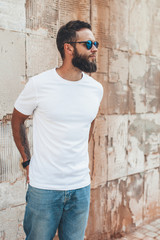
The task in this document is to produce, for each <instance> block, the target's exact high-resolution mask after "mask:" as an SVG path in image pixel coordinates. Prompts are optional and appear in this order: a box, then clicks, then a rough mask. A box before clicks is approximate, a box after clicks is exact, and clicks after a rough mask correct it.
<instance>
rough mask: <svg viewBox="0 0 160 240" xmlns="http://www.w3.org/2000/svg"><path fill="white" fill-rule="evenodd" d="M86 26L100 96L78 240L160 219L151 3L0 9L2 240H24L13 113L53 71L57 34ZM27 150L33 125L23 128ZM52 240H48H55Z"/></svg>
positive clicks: (158, 15) (49, 1)
mask: <svg viewBox="0 0 160 240" xmlns="http://www.w3.org/2000/svg"><path fill="white" fill-rule="evenodd" d="M71 19H81V20H84V21H88V22H90V23H91V25H92V29H93V32H94V34H95V36H96V39H97V40H98V41H99V42H100V49H99V52H98V58H97V61H98V71H97V73H95V74H93V77H95V78H96V79H97V80H98V81H99V82H101V83H102V84H103V87H104V97H103V100H102V104H101V108H100V114H99V116H98V118H97V120H96V125H95V129H94V133H93V136H92V140H91V143H90V146H89V152H90V159H91V160H90V169H91V179H92V191H91V208H90V216H89V222H88V227H87V231H86V238H85V239H86V240H94V239H95V240H98V239H99V240H103V239H104V240H106V239H109V238H110V236H116V235H117V234H119V233H121V232H122V231H130V230H131V229H132V228H133V227H135V226H138V225H140V224H142V223H143V222H144V221H145V222H146V221H150V220H152V219H153V218H156V217H158V216H159V214H160V94H159V92H160V45H159V42H160V2H159V0H152V1H151V0H139V1H136V0H101V1H98V0H82V1H78V0H72V1H71V0H59V1H58V0H26V1H25V0H14V1H10V0H1V1H0V83H1V87H0V103H1V104H0V240H2V239H3V240H4V239H5V240H11V239H12V240H22V239H24V233H23V229H22V220H23V214H24V207H25V191H26V184H25V177H24V172H23V171H22V169H21V168H20V156H19V153H18V151H17V149H16V147H15V145H14V142H13V138H12V133H11V124H10V120H11V113H12V109H13V104H14V101H15V99H16V98H17V96H18V94H19V92H20V91H21V90H22V89H23V87H24V84H25V82H26V81H27V79H28V77H30V76H33V75H35V74H38V73H40V72H42V71H44V70H47V69H50V68H53V67H55V66H57V65H59V64H60V63H61V60H60V57H59V55H58V52H57V49H56V43H55V42H56V41H55V37H56V32H57V30H58V29H59V27H60V26H61V25H62V24H64V23H66V22H67V21H69V20H71ZM26 124H27V127H28V135H29V139H30V145H31V146H32V137H31V135H32V121H31V120H28V121H27V123H26ZM55 239H56V237H55Z"/></svg>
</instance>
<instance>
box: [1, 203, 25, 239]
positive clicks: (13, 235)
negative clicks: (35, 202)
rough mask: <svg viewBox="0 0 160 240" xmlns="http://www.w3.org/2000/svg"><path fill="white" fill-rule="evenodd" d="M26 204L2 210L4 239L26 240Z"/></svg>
mask: <svg viewBox="0 0 160 240" xmlns="http://www.w3.org/2000/svg"><path fill="white" fill-rule="evenodd" d="M24 208H25V205H20V206H17V207H11V208H7V209H5V210H2V211H0V232H1V233H2V239H4V240H11V239H12V240H24V239H25V234H24V231H23V225H22V223H23V217H24Z"/></svg>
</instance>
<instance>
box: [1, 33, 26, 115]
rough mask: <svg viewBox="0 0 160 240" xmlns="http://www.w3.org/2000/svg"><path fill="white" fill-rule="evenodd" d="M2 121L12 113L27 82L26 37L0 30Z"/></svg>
mask: <svg viewBox="0 0 160 240" xmlns="http://www.w3.org/2000/svg"><path fill="white" fill-rule="evenodd" d="M0 39H1V41H0V48H1V57H0V83H1V88H0V102H1V104H0V119H2V117H3V116H5V115H6V114H7V113H12V111H13V105H14V102H15V100H16V98H17V96H18V94H19V92H20V91H21V90H22V89H23V87H24V82H25V35H24V34H21V33H17V32H9V31H4V30H0Z"/></svg>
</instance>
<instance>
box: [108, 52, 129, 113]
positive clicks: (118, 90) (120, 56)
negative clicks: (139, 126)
mask: <svg viewBox="0 0 160 240" xmlns="http://www.w3.org/2000/svg"><path fill="white" fill-rule="evenodd" d="M128 93H129V90H128V53H126V52H122V51H117V50H110V51H109V83H108V94H107V95H108V112H109V114H114V113H118V114H125V113H128V107H129V106H128V105H129V103H128Z"/></svg>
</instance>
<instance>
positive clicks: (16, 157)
mask: <svg viewBox="0 0 160 240" xmlns="http://www.w3.org/2000/svg"><path fill="white" fill-rule="evenodd" d="M29 122H30V120H27V122H26V123H27V124H26V125H27V133H28V139H29V143H30V149H31V153H32V126H29ZM21 161H22V159H21V156H20V153H19V151H18V149H17V148H16V145H15V143H14V140H13V136H12V130H11V115H9V116H8V120H7V117H6V119H4V118H3V121H0V182H5V181H9V182H10V184H14V183H15V181H16V180H17V179H22V177H23V176H24V173H25V171H24V170H22V166H21Z"/></svg>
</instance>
